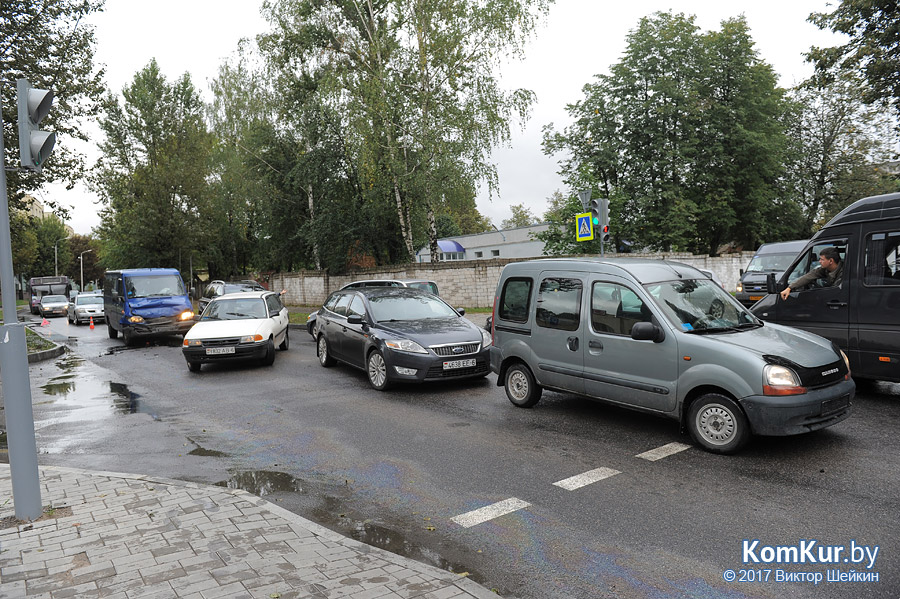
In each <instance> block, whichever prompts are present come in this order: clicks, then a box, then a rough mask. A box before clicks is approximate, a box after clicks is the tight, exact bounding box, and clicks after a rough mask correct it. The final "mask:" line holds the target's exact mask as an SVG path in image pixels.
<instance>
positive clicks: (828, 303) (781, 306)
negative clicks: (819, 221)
mask: <svg viewBox="0 0 900 599" xmlns="http://www.w3.org/2000/svg"><path fill="white" fill-rule="evenodd" d="M826 247H833V248H835V249H836V250H837V251H838V253H839V255H840V256H841V262H843V264H844V267H843V275H842V277H841V282H840V284H839V285H837V286H831V287H828V286H821V285H819V284H814V285H810V286H808V288H805V289H792V290H791V294H790V296H789V297H788V298H787V299H786V300H782V299H781V297H780V296H779V295H778V292H780V291H782V290H783V289H785V287H786V286H787V284H788V283H790V282H791V281H795V280H797V279H798V278H799V277H800V276H801V275H803V274H806V273H808V272H809V271H810V270H812V269H813V268H815V267H817V266H818V265H819V264H818V260H819V253H820V252H821V251H822V250H823V249H825V248H826ZM821 282H822V281H821V279H820V280H819V283H821ZM768 283H771V285H772V287H771V289H769V288H768ZM766 291H767V292H769V293H770V295H767V296H766V297H764V298H763V299H762V300H760V301H759V302H758V303H757V304H755V305H754V306H753V309H752V311H753V313H754V314H755V315H756V316H758V317H759V318H762V319H763V320H767V321H772V322H777V323H779V324H784V325H788V326H791V327H797V328H798V329H803V330H805V331H809V332H811V333H815V334H817V335H822V336H823V337H825V338H826V339H829V340H830V341H832V342H834V343H835V345H837V347H840V348H841V349H842V350H844V351H845V352H846V353H847V356H849V358H850V367H851V368H852V369H853V376H854V377H856V378H866V379H874V380H880V381H892V382H895V383H898V382H900V367H898V364H900V310H898V306H900V193H892V194H886V195H880V196H873V197H870V198H863V199H861V200H858V201H856V202H854V203H853V204H851V205H849V206H847V207H846V208H844V209H843V210H842V211H841V212H840V213H839V214H838V215H836V216H835V217H834V218H832V219H831V220H830V221H828V223H827V224H826V225H825V226H824V227H822V228H821V229H819V230H818V232H817V233H816V234H815V236H813V238H812V239H810V240H809V241H808V242H807V243H806V244H805V247H803V248H802V249H801V250H800V251H799V252H798V253H797V255H796V256H795V257H794V259H793V260H792V261H791V262H790V264H789V266H788V267H787V269H786V270H785V272H784V274H783V275H781V276H780V277H778V276H775V275H772V276H771V277H770V280H769V281H768V282H767V289H766Z"/></svg>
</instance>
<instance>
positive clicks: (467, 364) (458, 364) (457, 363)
mask: <svg viewBox="0 0 900 599" xmlns="http://www.w3.org/2000/svg"><path fill="white" fill-rule="evenodd" d="M473 366H475V360H474V359H472V360H450V361H448V362H444V370H451V369H453V368H471V367H473Z"/></svg>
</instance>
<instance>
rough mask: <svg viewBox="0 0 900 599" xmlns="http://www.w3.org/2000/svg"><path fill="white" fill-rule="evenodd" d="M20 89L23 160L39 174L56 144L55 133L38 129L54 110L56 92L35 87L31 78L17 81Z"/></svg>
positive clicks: (20, 144)
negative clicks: (51, 107)
mask: <svg viewBox="0 0 900 599" xmlns="http://www.w3.org/2000/svg"><path fill="white" fill-rule="evenodd" d="M16 92H17V96H16V101H17V103H18V109H19V160H20V161H21V163H22V166H23V167H24V168H27V169H30V170H33V171H34V172H36V173H39V172H41V166H42V165H43V164H44V161H45V160H46V159H47V157H48V156H50V152H52V151H53V146H54V145H55V144H56V134H55V133H51V132H49V131H41V130H40V129H38V124H40V122H41V121H42V120H43V119H44V117H45V116H47V113H48V112H50V106H51V105H52V104H53V92H52V91H49V90H46V89H35V88H33V87H31V83H29V82H28V80H27V79H17V80H16Z"/></svg>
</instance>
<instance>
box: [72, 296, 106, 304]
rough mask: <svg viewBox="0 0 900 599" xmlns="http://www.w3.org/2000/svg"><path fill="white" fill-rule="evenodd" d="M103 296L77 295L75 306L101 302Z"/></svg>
mask: <svg viewBox="0 0 900 599" xmlns="http://www.w3.org/2000/svg"><path fill="white" fill-rule="evenodd" d="M102 303H103V297H102V296H99V295H79V296H78V297H76V298H75V305H76V306H88V305H94V304H102Z"/></svg>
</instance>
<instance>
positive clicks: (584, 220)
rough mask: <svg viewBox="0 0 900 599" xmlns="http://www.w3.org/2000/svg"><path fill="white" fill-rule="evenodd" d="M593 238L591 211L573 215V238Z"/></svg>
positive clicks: (583, 239) (581, 239)
mask: <svg viewBox="0 0 900 599" xmlns="http://www.w3.org/2000/svg"><path fill="white" fill-rule="evenodd" d="M593 238H594V223H592V222H591V213H590V212H584V213H582V214H576V215H575V240H576V241H591V240H592V239H593Z"/></svg>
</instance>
